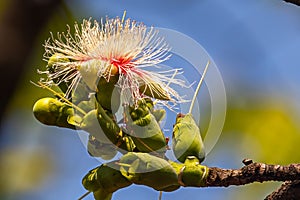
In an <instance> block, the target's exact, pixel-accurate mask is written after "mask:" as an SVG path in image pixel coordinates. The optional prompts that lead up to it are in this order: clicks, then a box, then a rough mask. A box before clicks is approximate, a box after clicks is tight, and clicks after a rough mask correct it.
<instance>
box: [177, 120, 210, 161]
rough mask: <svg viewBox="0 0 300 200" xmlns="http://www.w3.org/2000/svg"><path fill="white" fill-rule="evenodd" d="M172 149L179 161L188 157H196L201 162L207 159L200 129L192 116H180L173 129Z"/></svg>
mask: <svg viewBox="0 0 300 200" xmlns="http://www.w3.org/2000/svg"><path fill="white" fill-rule="evenodd" d="M172 149H173V152H174V154H175V157H176V158H177V160H178V161H180V162H182V163H183V162H184V161H185V159H186V158H187V156H196V157H197V158H198V159H199V161H200V162H202V161H203V160H204V158H205V150H204V145H203V141H202V138H201V134H200V130H199V127H198V126H197V124H196V122H195V120H194V119H193V116H192V114H186V115H183V114H178V115H177V118H176V124H175V125H174V127H173V137H172Z"/></svg>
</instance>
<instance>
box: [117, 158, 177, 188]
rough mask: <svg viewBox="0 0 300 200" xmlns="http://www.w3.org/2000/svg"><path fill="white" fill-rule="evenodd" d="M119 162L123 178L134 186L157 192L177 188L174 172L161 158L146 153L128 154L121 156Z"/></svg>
mask: <svg viewBox="0 0 300 200" xmlns="http://www.w3.org/2000/svg"><path fill="white" fill-rule="evenodd" d="M119 162H120V165H121V169H120V170H121V173H122V174H123V176H124V177H126V178H127V179H128V180H130V181H131V182H133V183H135V184H139V185H146V186H149V187H152V188H153V189H155V190H158V191H162V190H164V189H171V188H173V189H175V188H178V187H177V186H178V179H177V174H176V171H175V170H174V169H173V167H172V166H171V165H170V164H169V163H168V161H166V160H164V159H162V158H159V157H156V156H152V155H150V154H148V153H134V152H130V153H127V154H126V155H124V156H122V157H121V159H120V161H119ZM166 191H167V190H166Z"/></svg>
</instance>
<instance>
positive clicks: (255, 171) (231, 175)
mask: <svg viewBox="0 0 300 200" xmlns="http://www.w3.org/2000/svg"><path fill="white" fill-rule="evenodd" d="M243 162H244V164H246V166H244V167H242V168H241V169H220V168H216V167H212V168H210V170H209V174H208V177H207V180H206V184H207V187H228V186H229V185H245V184H249V183H253V182H264V181H295V180H300V164H290V165H287V166H281V165H268V164H264V163H253V162H252V161H251V160H244V161H243Z"/></svg>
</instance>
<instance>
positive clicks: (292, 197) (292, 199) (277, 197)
mask: <svg viewBox="0 0 300 200" xmlns="http://www.w3.org/2000/svg"><path fill="white" fill-rule="evenodd" d="M285 199H289V200H297V199H300V180H297V181H286V182H284V183H283V184H282V185H281V186H280V187H279V188H278V189H277V190H275V191H274V192H272V193H271V194H269V195H268V196H267V197H266V198H265V200H285Z"/></svg>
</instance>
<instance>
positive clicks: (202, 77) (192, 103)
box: [189, 60, 210, 113]
mask: <svg viewBox="0 0 300 200" xmlns="http://www.w3.org/2000/svg"><path fill="white" fill-rule="evenodd" d="M209 63H210V61H209V60H208V61H207V64H206V66H205V69H204V71H203V74H202V76H201V79H200V81H199V83H198V86H197V89H196V91H195V94H194V96H193V100H192V102H191V105H190V109H189V113H192V110H193V107H194V104H195V101H196V97H197V95H198V92H199V90H200V87H201V85H202V82H203V80H204V77H205V74H206V72H207V69H208V66H209Z"/></svg>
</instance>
